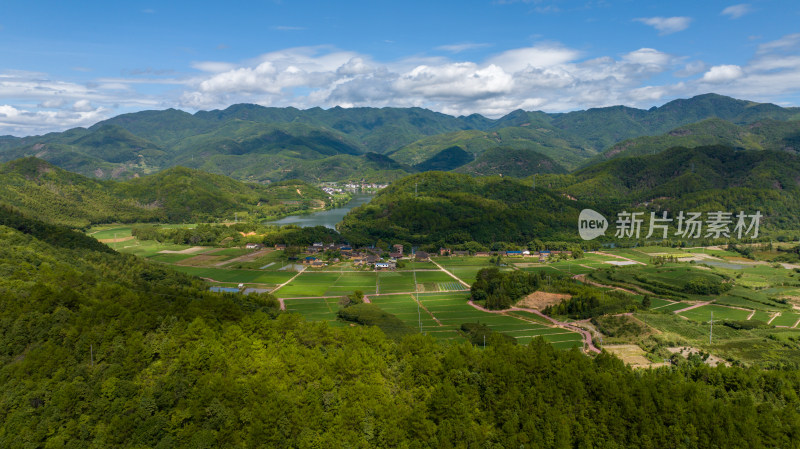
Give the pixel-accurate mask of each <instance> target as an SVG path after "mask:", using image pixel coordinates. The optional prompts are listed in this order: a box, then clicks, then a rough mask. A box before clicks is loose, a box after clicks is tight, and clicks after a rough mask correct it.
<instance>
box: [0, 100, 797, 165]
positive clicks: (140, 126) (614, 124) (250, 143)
mask: <svg viewBox="0 0 800 449" xmlns="http://www.w3.org/2000/svg"><path fill="white" fill-rule="evenodd" d="M799 111H800V110H798V108H782V107H779V106H776V105H772V104H762V103H753V102H749V101H744V100H736V99H733V98H729V97H724V96H721V95H715V94H706V95H700V96H697V97H694V98H691V99H686V100H675V101H671V102H669V103H666V104H664V105H663V106H660V107H654V108H651V109H650V110H643V109H636V108H630V107H625V106H614V107H606V108H594V109H589V110H586V111H575V112H569V113H556V114H548V113H544V112H538V111H537V112H526V111H513V112H511V113H509V114H507V115H506V116H504V117H501V118H499V119H488V118H486V117H482V116H480V115H478V114H473V115H470V116H460V117H453V116H449V115H446V114H442V113H437V112H433V111H429V110H426V109H421V108H347V109H345V108H340V107H335V108H331V109H328V110H323V109H320V108H312V109H308V110H299V109H295V108H268V107H262V106H257V105H251V104H238V105H233V106H230V107H229V108H226V109H224V110H214V111H200V112H197V113H195V114H189V113H187V112H183V111H178V110H175V109H168V110H164V111H142V112H136V113H130V114H123V115H120V116H117V117H114V118H111V119H108V120H105V121H103V122H100V123H97V124H95V125H94V126H91V127H90V128H88V129H83V128H76V129H72V130H68V131H65V132H63V133H50V134H47V135H44V136H32V137H25V138H14V137H10V136H6V137H3V138H0V161H9V160H13V159H17V158H21V157H28V156H36V157H40V158H43V159H46V160H48V161H50V162H51V163H54V164H55V165H58V166H60V167H62V168H65V169H68V170H72V171H75V172H78V173H81V174H84V175H87V176H94V177H97V178H120V179H125V178H130V177H132V176H134V175H136V174H138V175H144V174H149V173H153V172H155V171H159V170H162V169H165V168H168V167H171V166H175V165H183V166H189V167H192V168H197V169H202V170H204V171H208V172H211V173H218V174H225V175H229V176H233V177H235V178H237V179H246V180H255V181H264V180H271V181H276V180H284V179H289V178H288V176H289V175H288V174H289V173H292V174H300V175H302V176H305V175H306V173H308V176H309V177H308V178H304V179H306V180H308V181H312V180H326V181H335V180H343V179H342V177H346V178H347V179H353V178H352V177H353V176H356V177H357V171H356V172H347V171H341V170H339V171H330V172H327V171H325V170H324V167H325V166H326V165H331V164H332V165H336V164H337V159H336V158H337V157H341V156H345V155H350V156H353V157H355V158H358V159H352V161H353V163H354V164H355V165H356V166H362V165H369V164H370V161H369V160H367V157H366V156H365V154H366V153H370V152H371V153H377V154H384V155H389V156H390V157H391V158H392V159H394V160H395V161H397V162H399V163H401V164H404V165H406V166H420V167H422V169H425V168H426V167H428V166H431V167H436V166H437V165H436V164H435V163H434V162H435V160H434V161H432V162H431V163H428V164H426V161H429V160H431V159H432V158H433V157H435V156H436V155H437V154H438V153H440V152H441V151H443V150H445V149H448V148H452V147H459V148H460V149H461V150H463V151H465V152H467V153H471V154H473V155H474V156H475V157H477V156H479V155H480V154H481V153H483V152H485V151H487V150H489V149H493V148H496V147H509V148H514V149H522V150H533V151H536V152H539V153H541V154H543V155H545V156H547V157H549V158H551V159H553V160H554V161H555V162H556V163H558V164H559V165H562V166H564V167H565V168H566V169H574V168H576V167H579V166H581V165H583V164H584V163H586V161H587V160H589V159H591V158H593V157H595V156H597V155H598V154H599V153H600V152H602V151H604V150H607V149H608V148H609V147H611V146H612V145H615V144H617V143H619V142H621V141H623V140H626V139H632V138H637V137H641V136H654V135H659V134H662V133H666V132H668V131H670V130H674V129H676V128H678V127H681V126H685V125H688V124H691V123H695V122H698V121H701V120H706V119H711V118H717V119H720V120H725V121H726V122H729V123H732V124H734V125H737V126H742V125H750V124H754V123H756V122H759V123H763V124H765V125H761V126H768V127H773V128H779V127H780V126H783V125H775V124H774V123H773V124H769V125H766V124H768V123H772V122H770V120H771V121H774V122H781V123H783V122H786V121H788V120H797V119H798V118H800V112H799ZM789 126H790V127H791V126H792V125H789ZM776 132H777V131H776ZM771 133H772V132H771V131H770V132H769V133H767V134H771ZM790 140H791V139H790ZM698 142H699V143H703V144H709V143H734V144H735V143H736V142H727V141H723V142H719V141H709V140H708V139H705V140H704V139H699V140H698ZM685 143H686V142H684V144H685ZM745 148H749V147H747V146H746V147H745ZM331 158H333V159H331ZM326 159H330V160H329V161H327V162H319V161H325V160H326ZM463 162H465V163H466V162H468V161H467V160H466V159H463ZM320 167H323V168H322V169H321V168H320ZM369 170H370V174H371V176H377V177H379V176H385V177H386V178H387V179H394V178H396V177H397V175H398V172H396V171H394V170H396V169H392V168H390V169H386V170H384V169H382V168H374V167H373V168H370V169H369ZM373 170H374V171H373ZM404 171H406V170H404ZM412 171H413V170H412ZM529 174H530V173H529Z"/></svg>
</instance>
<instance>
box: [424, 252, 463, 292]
mask: <svg viewBox="0 0 800 449" xmlns="http://www.w3.org/2000/svg"><path fill="white" fill-rule="evenodd" d="M431 263H433V264H434V265H436V266H437V267H439V270H441V271H444V272H445V273H447V274H448V275H450V277H451V278H453V279H455V280H457V281H458V282H460V283H461V285H463V286H464V287H467V288H470V285H469V284H467V283H466V282H464V281H462V280H461V278H459V277H458V276H456V275H455V274H453V273H451V272H450V271H449V270H447V269H445V268H444V267H443V266H441V265H439V264H438V263H437V262H435V261H433V260H432V259H431Z"/></svg>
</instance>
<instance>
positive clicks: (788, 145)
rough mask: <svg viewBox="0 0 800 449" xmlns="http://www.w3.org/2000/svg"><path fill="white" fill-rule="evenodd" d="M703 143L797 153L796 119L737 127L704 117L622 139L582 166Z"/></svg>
mask: <svg viewBox="0 0 800 449" xmlns="http://www.w3.org/2000/svg"><path fill="white" fill-rule="evenodd" d="M705 145H724V146H729V147H733V148H736V149H742V150H775V151H789V152H794V153H797V152H800V121H777V120H771V119H764V120H759V121H757V122H754V123H750V124H746V125H741V126H738V125H734V124H733V123H731V122H728V121H726V120H722V119H717V118H712V119H707V120H703V121H700V122H697V123H692V124H690V125H686V126H681V127H678V128H675V129H673V130H671V131H670V132H668V133H666V134H662V135H660V136H647V137H637V138H635V139H629V140H625V141H623V142H620V143H618V144H616V145H614V146H612V147H611V148H609V149H608V150H606V151H605V152H603V153H602V154H600V155H598V156H596V157H594V158H592V159H590V160H589V161H587V162H586V163H585V165H586V166H588V165H591V164H592V163H595V162H598V161H602V160H608V159H611V158H614V157H621V156H639V155H645V154H654V153H657V152H660V151H663V150H666V149H668V148H672V147H686V148H691V147H698V146H705Z"/></svg>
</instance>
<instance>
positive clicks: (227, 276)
mask: <svg viewBox="0 0 800 449" xmlns="http://www.w3.org/2000/svg"><path fill="white" fill-rule="evenodd" d="M173 268H174V269H175V270H176V271H181V272H184V273H187V274H191V275H193V276H197V277H201V278H207V279H213V280H215V281H217V282H228V283H234V284H237V283H243V284H266V285H277V284H282V283H284V282H286V281H288V280H289V279H291V278H292V276H294V275H295V274H297V273H295V272H292V271H256V270H226V269H223V268H203V267H184V266H177V265H176V266H173Z"/></svg>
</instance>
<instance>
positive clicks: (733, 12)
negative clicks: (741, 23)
mask: <svg viewBox="0 0 800 449" xmlns="http://www.w3.org/2000/svg"><path fill="white" fill-rule="evenodd" d="M751 11H752V8H751V7H750V5H749V4H747V3H740V4H738V5H732V6H728V7H727V8H725V9H723V10H722V12H721V13H720V14H722V15H723V16H728V17H730V18H731V19H738V18H739V17H742V16H744V15H746V14H748V13H750V12H751Z"/></svg>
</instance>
